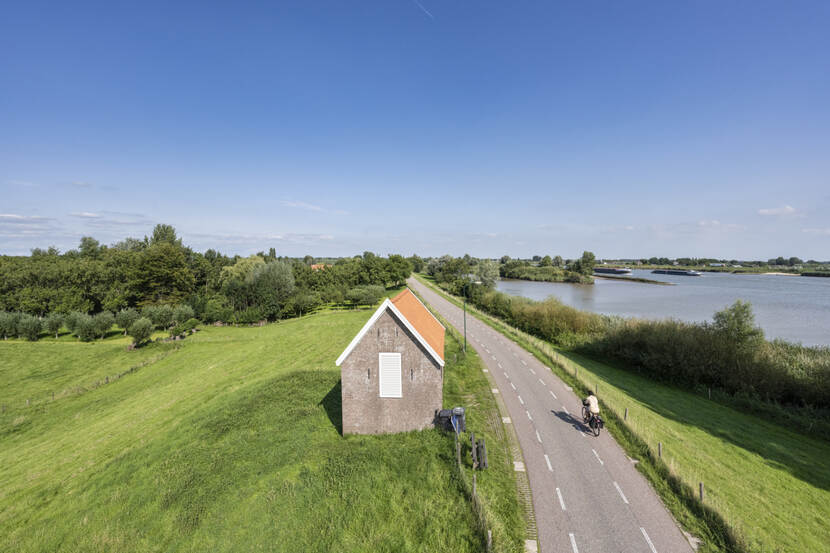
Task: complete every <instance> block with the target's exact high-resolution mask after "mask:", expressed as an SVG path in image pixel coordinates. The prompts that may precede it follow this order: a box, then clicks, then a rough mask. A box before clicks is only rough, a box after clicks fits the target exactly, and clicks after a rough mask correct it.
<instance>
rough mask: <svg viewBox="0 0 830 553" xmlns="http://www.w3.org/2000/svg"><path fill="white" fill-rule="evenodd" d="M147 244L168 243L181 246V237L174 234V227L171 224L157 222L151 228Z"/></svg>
mask: <svg viewBox="0 0 830 553" xmlns="http://www.w3.org/2000/svg"><path fill="white" fill-rule="evenodd" d="M145 240H146V239H145ZM149 244H150V245H151V246H154V245H156V244H170V245H171V246H177V247H179V248H181V247H182V239H181V238H179V237H177V236H176V229H175V228H173V226H172V225H163V224H158V225H156V227H155V228H154V229H153V236H152V237H151V238H150V240H149Z"/></svg>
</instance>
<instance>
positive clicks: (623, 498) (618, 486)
mask: <svg viewBox="0 0 830 553" xmlns="http://www.w3.org/2000/svg"><path fill="white" fill-rule="evenodd" d="M614 487H615V488H617V493H619V494H620V497H622V500H623V502H624V503H625V504H626V505H628V499H627V498H626V497H625V494H624V493H623V492H622V488H620V485H619V484H617V483H616V482H614Z"/></svg>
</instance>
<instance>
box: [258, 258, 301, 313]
mask: <svg viewBox="0 0 830 553" xmlns="http://www.w3.org/2000/svg"><path fill="white" fill-rule="evenodd" d="M247 284H248V285H249V286H250V288H251V291H252V293H253V297H254V298H255V303H256V305H257V306H258V307H259V308H260V309H261V310H262V313H263V315H265V317H267V318H268V319H270V320H274V319H277V318H279V316H280V313H281V312H282V308H283V306H284V305H285V303H286V301H288V298H289V296H291V294H293V293H294V272H293V271H292V270H291V267H290V266H289V265H288V264H287V263H283V262H281V261H277V262H274V263H268V264H267V265H260V266H259V267H257V268H256V269H255V270H254V271H253V273H252V274H251V276H250V277H249V278H248V280H247Z"/></svg>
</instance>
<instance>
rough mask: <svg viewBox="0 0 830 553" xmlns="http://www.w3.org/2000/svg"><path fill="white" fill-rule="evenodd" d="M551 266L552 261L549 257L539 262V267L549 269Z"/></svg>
mask: <svg viewBox="0 0 830 553" xmlns="http://www.w3.org/2000/svg"><path fill="white" fill-rule="evenodd" d="M552 265H553V259H551V258H550V256H549V255H546V256H545V257H543V258H542V260H541V261H540V262H539V266H540V267H550V266H552Z"/></svg>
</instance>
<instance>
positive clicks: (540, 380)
mask: <svg viewBox="0 0 830 553" xmlns="http://www.w3.org/2000/svg"><path fill="white" fill-rule="evenodd" d="M539 382H541V383H542V386H547V384H545V381H544V380H542V379H541V378H540V379H539Z"/></svg>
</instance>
